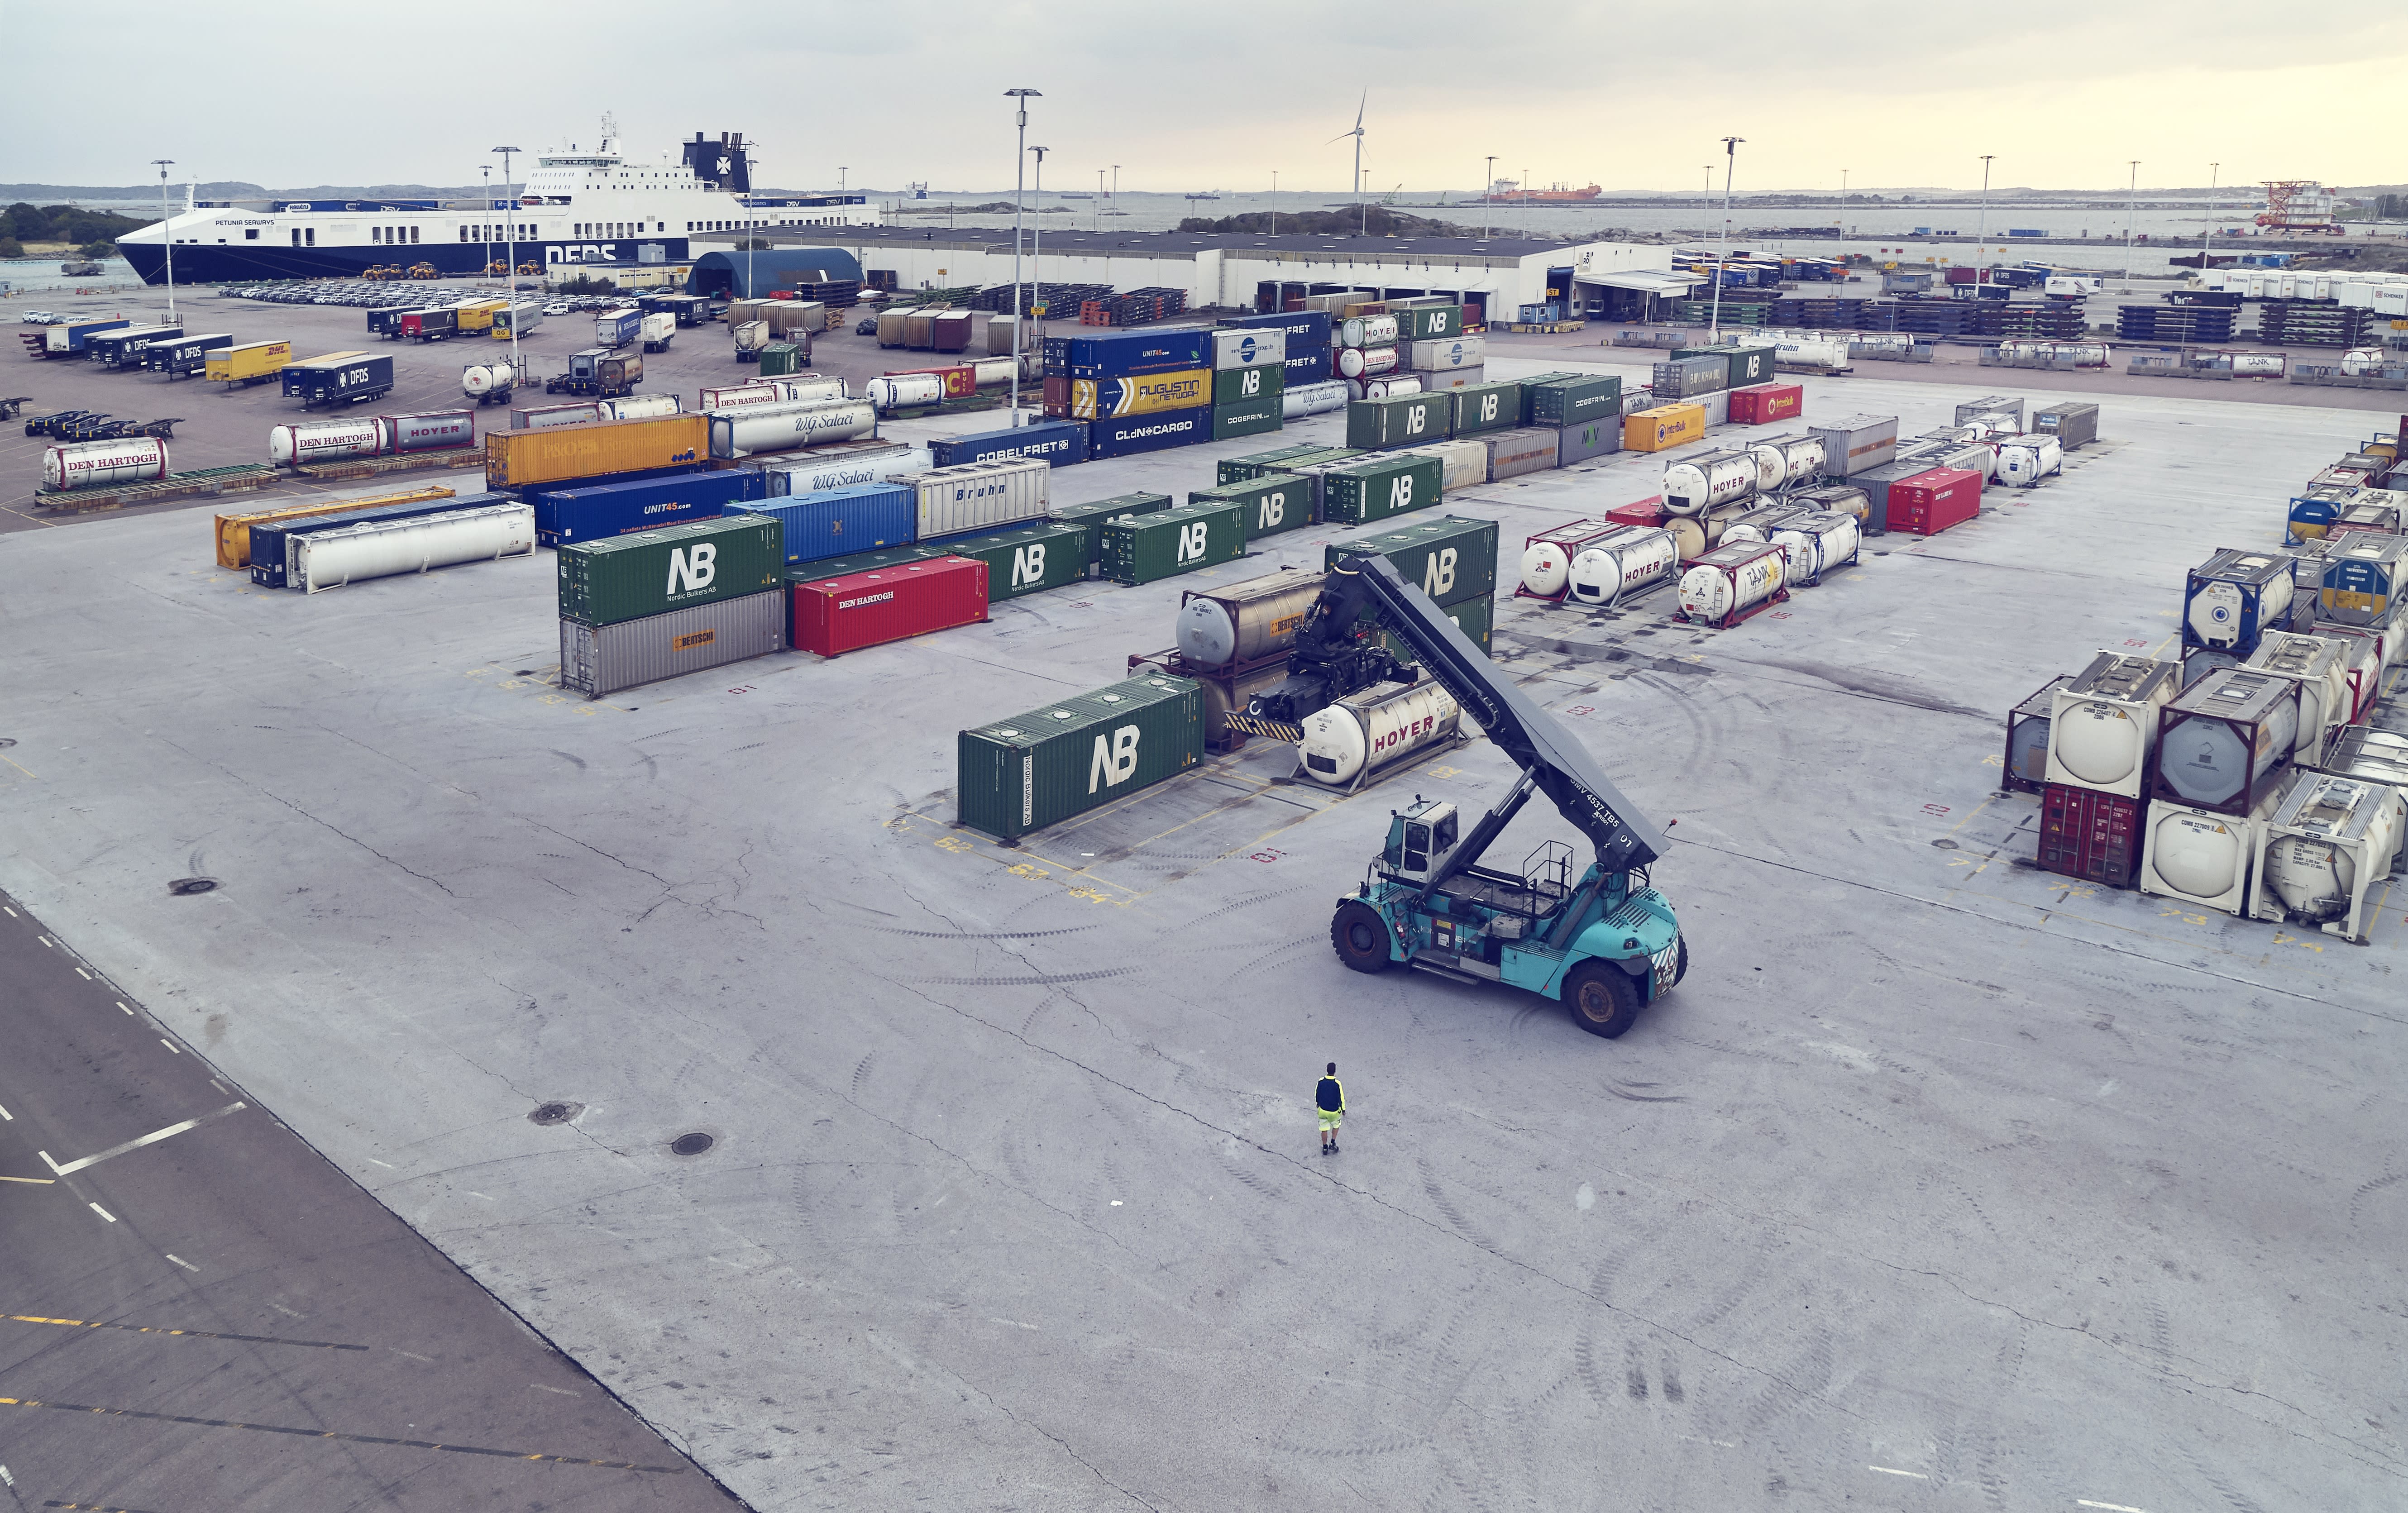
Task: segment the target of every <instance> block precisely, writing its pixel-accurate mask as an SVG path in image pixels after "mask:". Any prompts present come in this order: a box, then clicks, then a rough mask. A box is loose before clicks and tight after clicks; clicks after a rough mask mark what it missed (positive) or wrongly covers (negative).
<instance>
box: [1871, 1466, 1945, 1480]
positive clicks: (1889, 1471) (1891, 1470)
mask: <svg viewBox="0 0 2408 1513" xmlns="http://www.w3.org/2000/svg"><path fill="white" fill-rule="evenodd" d="M1865 1469H1866V1470H1868V1471H1878V1472H1881V1473H1882V1474H1883V1475H1884V1476H1890V1477H1914V1479H1915V1480H1917V1481H1929V1480H1930V1479H1931V1478H1930V1477H1927V1476H1925V1475H1924V1474H1923V1473H1922V1472H1920V1471H1900V1470H1899V1468H1898V1467H1896V1466H1894V1465H1869V1466H1867V1467H1865Z"/></svg>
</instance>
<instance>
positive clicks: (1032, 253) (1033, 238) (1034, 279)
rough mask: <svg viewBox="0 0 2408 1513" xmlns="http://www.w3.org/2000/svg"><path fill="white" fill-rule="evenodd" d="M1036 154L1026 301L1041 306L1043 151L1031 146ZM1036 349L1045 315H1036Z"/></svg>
mask: <svg viewBox="0 0 2408 1513" xmlns="http://www.w3.org/2000/svg"><path fill="white" fill-rule="evenodd" d="M1029 151H1031V152H1034V153H1036V154H1037V216H1038V220H1037V224H1036V225H1035V226H1034V227H1033V228H1031V229H1030V231H1029V233H1028V303H1029V304H1030V305H1032V306H1039V307H1042V306H1043V305H1044V303H1045V274H1044V258H1045V219H1044V217H1045V152H1046V150H1045V149H1044V148H1041V147H1031V148H1030V149H1029ZM1037 342H1038V347H1037V350H1039V351H1040V352H1041V351H1043V350H1045V346H1044V343H1045V317H1044V316H1043V314H1041V313H1040V314H1039V315H1038V317H1037Z"/></svg>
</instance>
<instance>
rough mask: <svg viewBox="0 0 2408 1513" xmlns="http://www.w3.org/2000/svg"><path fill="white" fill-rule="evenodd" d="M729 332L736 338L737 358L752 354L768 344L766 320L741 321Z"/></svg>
mask: <svg viewBox="0 0 2408 1513" xmlns="http://www.w3.org/2000/svg"><path fill="white" fill-rule="evenodd" d="M730 334H731V335H734V336H735V338H736V355H737V356H738V358H746V357H750V356H752V355H753V353H755V352H758V351H759V350H761V349H762V348H764V347H767V346H768V345H769V341H770V335H769V322H768V321H741V322H739V323H738V324H737V325H736V326H735V327H734V328H733V330H732V331H731V333H730Z"/></svg>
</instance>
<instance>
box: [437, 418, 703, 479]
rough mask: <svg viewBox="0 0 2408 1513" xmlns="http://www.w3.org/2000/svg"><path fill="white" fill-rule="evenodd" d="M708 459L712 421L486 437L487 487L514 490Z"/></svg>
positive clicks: (496, 433) (686, 420) (617, 423)
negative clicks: (531, 485) (532, 485)
mask: <svg viewBox="0 0 2408 1513" xmlns="http://www.w3.org/2000/svg"><path fill="white" fill-rule="evenodd" d="M709 456H710V417H709V416H707V415H663V416H661V417H659V418H658V419H655V420H650V421H603V422H601V423H600V424H598V425H564V426H559V427H556V428H554V429H552V430H549V431H488V432H486V433H485V487H487V488H489V489H515V488H523V487H525V486H527V485H529V484H537V483H563V482H566V481H567V480H568V479H570V478H595V477H598V476H600V475H602V474H605V473H637V472H641V471H643V470H645V469H647V468H654V467H679V466H682V465H684V464H688V463H699V462H701V461H703V460H704V459H705V458H707V457H709Z"/></svg>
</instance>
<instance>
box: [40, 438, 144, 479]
mask: <svg viewBox="0 0 2408 1513" xmlns="http://www.w3.org/2000/svg"><path fill="white" fill-rule="evenodd" d="M166 476H167V444H166V443H165V442H164V441H162V440H160V439H159V438H158V437H157V436H128V437H126V438H125V439H123V440H121V441H72V442H69V443H67V444H66V445H65V446H64V447H50V448H46V449H45V450H43V452H42V487H43V488H45V489H92V488H97V487H99V486H100V485H101V484H104V483H150V482H154V481H156V480H158V479H160V478H165V477H166Z"/></svg>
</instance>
